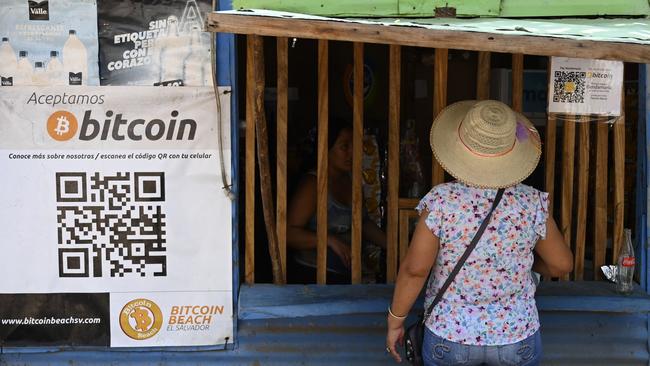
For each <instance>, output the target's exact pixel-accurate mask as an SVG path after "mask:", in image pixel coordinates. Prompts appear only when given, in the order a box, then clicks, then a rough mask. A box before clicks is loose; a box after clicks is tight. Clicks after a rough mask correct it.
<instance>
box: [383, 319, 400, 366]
mask: <svg viewBox="0 0 650 366" xmlns="http://www.w3.org/2000/svg"><path fill="white" fill-rule="evenodd" d="M387 323H388V331H387V332H386V351H388V350H389V349H390V355H391V356H393V358H394V359H395V361H397V362H402V357H401V356H400V355H399V352H397V347H398V346H403V345H404V319H397V318H395V317H392V316H390V314H389V315H388V320H387Z"/></svg>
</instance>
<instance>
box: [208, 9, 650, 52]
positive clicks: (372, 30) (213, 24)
mask: <svg viewBox="0 0 650 366" xmlns="http://www.w3.org/2000/svg"><path fill="white" fill-rule="evenodd" d="M207 30H208V31H210V32H224V33H238V34H260V35H268V36H275V37H298V38H312V39H321V38H323V37H327V39H329V40H337V41H350V42H363V43H382V44H398V45H402V46H414V47H428V48H452V49H463V50H472V51H491V52H502V53H522V54H527V55H540V56H564V57H581V58H589V59H603V60H623V61H630V62H639V63H650V48H649V47H648V46H646V45H641V44H633V43H622V42H618V43H617V42H599V41H589V40H584V39H580V40H577V39H569V38H553V37H544V36H526V35H510V34H496V33H483V32H462V31H452V30H442V29H425V28H418V27H397V26H389V27H387V26H385V25H383V24H359V23H350V22H338V21H322V20H303V19H285V18H279V17H278V18H273V17H259V16H251V15H243V14H223V13H209V14H208V22H207Z"/></svg>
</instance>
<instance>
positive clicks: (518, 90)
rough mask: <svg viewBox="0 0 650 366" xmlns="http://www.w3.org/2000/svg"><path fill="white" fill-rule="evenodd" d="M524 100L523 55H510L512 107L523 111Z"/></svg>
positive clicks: (517, 110)
mask: <svg viewBox="0 0 650 366" xmlns="http://www.w3.org/2000/svg"><path fill="white" fill-rule="evenodd" d="M523 101H524V55H523V54H521V53H515V54H513V55H512V109H513V110H514V111H516V112H519V113H523Z"/></svg>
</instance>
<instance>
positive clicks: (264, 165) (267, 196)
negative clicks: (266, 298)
mask: <svg viewBox="0 0 650 366" xmlns="http://www.w3.org/2000/svg"><path fill="white" fill-rule="evenodd" d="M251 37H252V42H253V64H254V67H253V69H254V75H255V87H254V89H253V90H254V96H253V100H254V106H253V116H254V118H255V125H256V129H255V131H256V137H257V158H258V164H259V170H260V190H261V193H262V211H263V213H264V224H265V225H264V226H265V227H266V235H267V241H268V243H269V254H270V256H271V268H272V270H273V283H275V284H282V283H284V274H283V273H282V267H281V265H280V248H279V247H278V238H277V232H276V228H275V209H274V207H273V206H274V199H273V187H272V183H271V166H270V162H269V144H268V130H267V125H266V115H265V113H264V89H265V86H266V82H265V75H264V40H263V39H262V37H261V36H251Z"/></svg>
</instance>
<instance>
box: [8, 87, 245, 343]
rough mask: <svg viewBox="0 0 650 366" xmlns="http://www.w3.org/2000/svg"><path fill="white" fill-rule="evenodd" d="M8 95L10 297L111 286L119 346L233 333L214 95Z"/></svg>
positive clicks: (155, 91)
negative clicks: (13, 295)
mask: <svg viewBox="0 0 650 366" xmlns="http://www.w3.org/2000/svg"><path fill="white" fill-rule="evenodd" d="M8 89H9V90H10V91H5V90H2V89H0V113H2V115H3V121H1V122H0V169H1V170H2V172H3V179H1V180H0V201H1V202H2V203H3V204H2V205H0V237H2V241H1V242H0V253H2V255H0V278H2V279H3V280H0V293H4V294H50V293H90V294H92V293H109V294H110V329H111V332H110V334H111V336H110V345H112V346H120V347H128V346H136V347H141V346H183V345H216V344H223V343H225V342H226V338H228V339H230V340H232V253H231V249H232V232H231V231H232V214H231V202H230V200H229V199H228V198H227V197H226V196H225V195H224V194H223V192H222V189H221V187H222V183H221V176H220V171H221V170H220V166H219V152H218V150H217V148H218V144H217V138H218V134H217V126H218V125H217V115H218V114H217V108H216V103H215V96H214V92H213V89H212V88H209V87H208V88H160V87H103V88H102V87H67V88H60V87H59V88H33V87H14V88H8ZM223 91H224V90H221V92H220V98H221V104H222V106H225V107H226V108H224V109H225V110H224V111H222V119H223V121H224V123H223V136H224V141H225V143H224V149H225V154H224V159H225V161H226V166H227V167H228V169H227V174H229V166H230V164H229V162H230V144H229V141H230V138H229V136H230V132H229V127H228V126H229V121H230V116H229V113H228V112H229V111H228V108H227V107H228V106H229V105H230V102H229V95H230V94H229V93H226V94H224V93H223ZM107 307H108V306H107Z"/></svg>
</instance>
